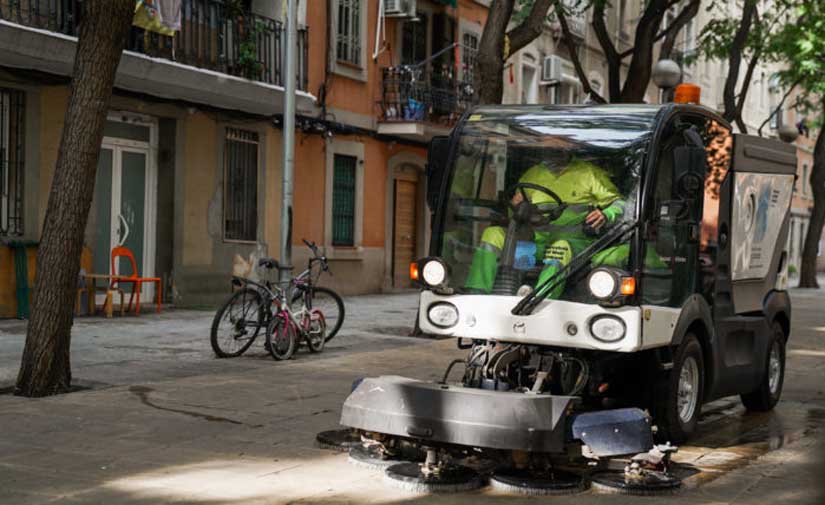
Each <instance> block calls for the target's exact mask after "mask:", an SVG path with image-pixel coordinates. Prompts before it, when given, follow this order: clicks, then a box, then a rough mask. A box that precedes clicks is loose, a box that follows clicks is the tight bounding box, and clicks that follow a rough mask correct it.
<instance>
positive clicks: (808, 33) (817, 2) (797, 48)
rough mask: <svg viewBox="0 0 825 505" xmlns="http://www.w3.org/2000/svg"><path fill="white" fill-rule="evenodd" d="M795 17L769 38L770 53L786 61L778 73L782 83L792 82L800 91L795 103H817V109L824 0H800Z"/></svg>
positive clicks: (823, 59) (823, 92) (822, 73)
mask: <svg viewBox="0 0 825 505" xmlns="http://www.w3.org/2000/svg"><path fill="white" fill-rule="evenodd" d="M795 17H796V20H795V22H793V23H788V24H786V25H785V26H783V27H782V29H781V30H780V31H779V32H778V33H777V35H776V36H775V37H774V38H773V40H772V41H771V45H770V52H771V54H773V55H775V57H776V59H777V60H780V61H786V62H787V67H786V68H785V69H784V70H782V71H780V72H779V77H780V79H781V80H782V83H783V84H785V85H786V86H790V85H793V84H796V85H797V86H799V89H801V90H802V92H803V93H802V97H801V98H802V100H801V101H800V103H799V104H798V105H799V106H802V107H805V108H811V107H812V106H814V105H818V108H819V109H820V110H821V108H822V104H821V102H822V101H823V100H825V3H823V2H821V0H804V1H801V2H800V5H799V6H798V7H797V9H796V12H795Z"/></svg>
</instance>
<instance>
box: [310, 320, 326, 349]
mask: <svg viewBox="0 0 825 505" xmlns="http://www.w3.org/2000/svg"><path fill="white" fill-rule="evenodd" d="M318 313H319V316H318V317H317V318H314V317H313V318H312V319H311V323H310V326H309V327H310V331H309V332H308V333H307V338H306V340H307V347H309V352H321V351H323V350H324V344H326V342H327V339H326V334H327V323H326V320H325V319H324V315H323V313H321V312H320V311H318Z"/></svg>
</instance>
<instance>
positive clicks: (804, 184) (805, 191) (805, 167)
mask: <svg viewBox="0 0 825 505" xmlns="http://www.w3.org/2000/svg"><path fill="white" fill-rule="evenodd" d="M802 195H803V196H808V164H807V163H803V164H802Z"/></svg>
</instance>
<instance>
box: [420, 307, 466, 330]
mask: <svg viewBox="0 0 825 505" xmlns="http://www.w3.org/2000/svg"><path fill="white" fill-rule="evenodd" d="M427 319H429V320H430V322H431V323H432V324H433V325H435V326H438V327H439V328H450V327H452V326H455V325H456V323H458V309H457V308H456V306H455V305H453V304H452V303H447V302H439V303H434V304H432V305H430V308H429V309H427Z"/></svg>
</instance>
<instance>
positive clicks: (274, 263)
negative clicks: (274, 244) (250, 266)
mask: <svg viewBox="0 0 825 505" xmlns="http://www.w3.org/2000/svg"><path fill="white" fill-rule="evenodd" d="M258 266H259V267H264V268H266V269H268V270H272V269H273V268H281V265H279V264H278V260H276V259H275V258H261V259H260V260H258Z"/></svg>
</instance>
